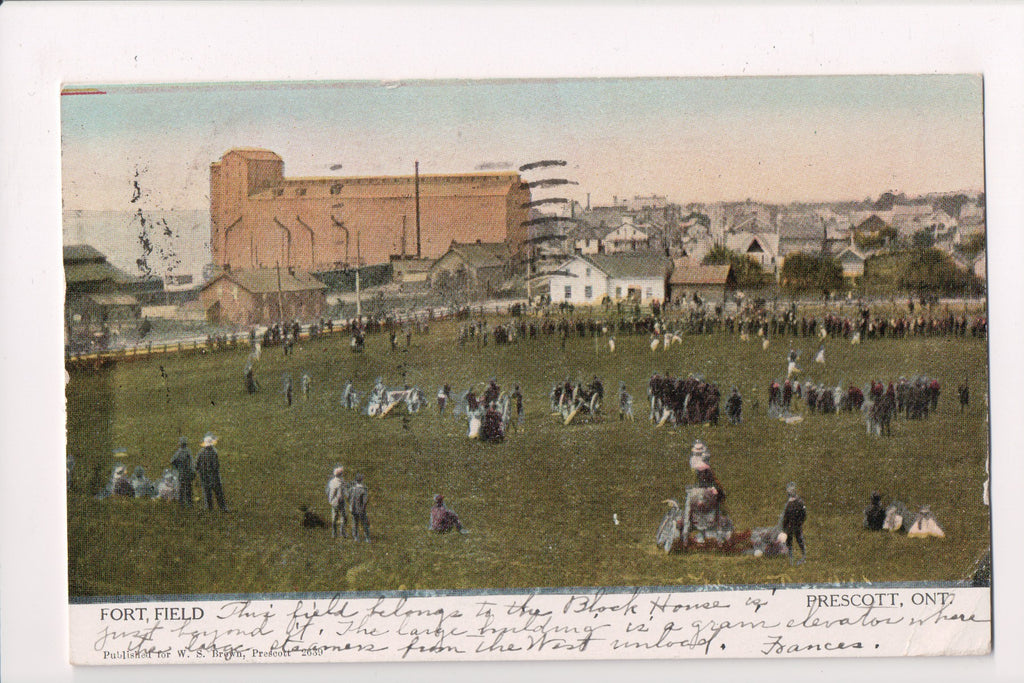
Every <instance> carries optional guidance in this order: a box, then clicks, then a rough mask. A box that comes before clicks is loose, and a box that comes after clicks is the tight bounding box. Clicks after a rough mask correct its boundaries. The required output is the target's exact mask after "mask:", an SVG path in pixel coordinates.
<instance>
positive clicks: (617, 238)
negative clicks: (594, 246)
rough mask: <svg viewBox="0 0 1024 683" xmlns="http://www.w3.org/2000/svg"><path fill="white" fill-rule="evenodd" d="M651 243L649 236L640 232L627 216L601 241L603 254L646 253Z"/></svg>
mask: <svg viewBox="0 0 1024 683" xmlns="http://www.w3.org/2000/svg"><path fill="white" fill-rule="evenodd" d="M650 243H651V236H650V235H649V234H648V233H646V232H644V231H643V230H640V228H639V227H637V225H636V224H635V223H634V222H633V219H632V218H630V217H629V216H627V217H625V218H623V219H622V223H620V224H619V225H618V227H616V228H615V229H613V230H612V231H611V232H609V233H608V234H606V235H605V236H604V238H603V239H602V240H601V245H602V246H603V251H604V253H605V254H617V253H620V252H634V251H646V250H647V249H648V247H649V246H650Z"/></svg>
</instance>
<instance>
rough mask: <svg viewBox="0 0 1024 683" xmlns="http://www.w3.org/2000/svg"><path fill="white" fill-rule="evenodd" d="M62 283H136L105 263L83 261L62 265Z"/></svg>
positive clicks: (122, 272) (125, 274)
mask: <svg viewBox="0 0 1024 683" xmlns="http://www.w3.org/2000/svg"><path fill="white" fill-rule="evenodd" d="M64 281H65V282H66V283H67V284H68V285H80V284H83V283H86V282H102V281H109V282H112V283H114V284H118V285H128V284H134V283H136V282H138V278H134V277H132V276H131V275H129V274H128V273H126V272H124V271H123V270H121V269H120V268H115V267H114V266H112V265H110V264H109V263H107V262H106V261H99V262H96V261H84V262H80V263H65V264H64Z"/></svg>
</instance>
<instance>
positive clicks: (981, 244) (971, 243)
mask: <svg viewBox="0 0 1024 683" xmlns="http://www.w3.org/2000/svg"><path fill="white" fill-rule="evenodd" d="M984 249H985V233H984V232H976V233H974V234H972V235H971V236H970V237H968V238H967V239H966V240H964V242H963V244H961V245H960V251H961V252H962V253H963V255H964V256H966V257H968V258H974V257H975V256H977V255H978V253H979V252H981V251H982V250H984Z"/></svg>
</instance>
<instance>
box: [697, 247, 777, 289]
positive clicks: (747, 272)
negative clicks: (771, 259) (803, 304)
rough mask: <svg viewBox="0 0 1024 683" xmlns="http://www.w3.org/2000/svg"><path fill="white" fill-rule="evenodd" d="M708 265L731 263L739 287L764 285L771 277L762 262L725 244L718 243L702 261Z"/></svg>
mask: <svg viewBox="0 0 1024 683" xmlns="http://www.w3.org/2000/svg"><path fill="white" fill-rule="evenodd" d="M701 263H703V264H704V265H706V266H725V265H731V266H732V272H733V275H735V276H736V286H737V287H745V288H751V287H764V286H765V285H767V284H768V283H769V282H770V280H771V277H770V276H769V274H768V273H765V272H764V269H763V268H761V264H760V263H758V262H757V261H755V260H754V259H752V258H749V257H747V256H743V255H742V254H737V253H736V252H735V251H733V250H732V249H729V248H728V247H727V246H725V245H724V244H716V245H715V246H713V247H712V248H711V251H709V252H708V254H707V256H705V257H704V259H703V261H701Z"/></svg>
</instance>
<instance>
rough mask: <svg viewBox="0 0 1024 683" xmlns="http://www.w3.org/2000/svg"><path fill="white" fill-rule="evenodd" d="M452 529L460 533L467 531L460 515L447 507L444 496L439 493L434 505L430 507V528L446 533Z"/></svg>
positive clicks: (435, 497)
mask: <svg viewBox="0 0 1024 683" xmlns="http://www.w3.org/2000/svg"><path fill="white" fill-rule="evenodd" d="M452 529H455V530H456V531H458V532H459V533H460V534H464V533H466V530H465V529H463V528H462V522H460V521H459V516H458V515H457V514H455V513H454V512H452V511H451V510H449V509H448V508H447V507H445V504H444V496H443V495H441V494H440V493H439V494H437V495H436V496H434V507H432V508H430V530H431V531H436V532H437V533H439V534H446V533H448V532H449V531H451V530H452Z"/></svg>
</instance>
